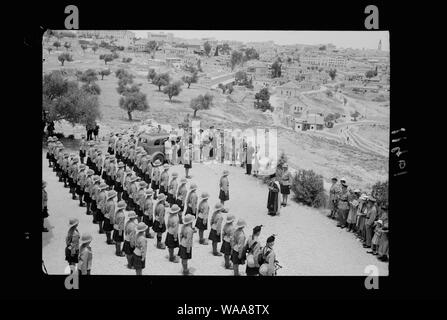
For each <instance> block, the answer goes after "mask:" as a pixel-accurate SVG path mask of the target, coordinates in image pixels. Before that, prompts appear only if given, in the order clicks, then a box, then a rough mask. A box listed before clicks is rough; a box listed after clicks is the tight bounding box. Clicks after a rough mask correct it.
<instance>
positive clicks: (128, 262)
mask: <svg viewBox="0 0 447 320" xmlns="http://www.w3.org/2000/svg"><path fill="white" fill-rule="evenodd" d="M126 258H127V268H129V269H132V263H131V261H132V256H131V255H129V254H126Z"/></svg>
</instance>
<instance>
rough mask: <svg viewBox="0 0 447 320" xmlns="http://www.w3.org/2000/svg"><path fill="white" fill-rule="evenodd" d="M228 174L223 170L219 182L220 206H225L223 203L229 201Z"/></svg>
mask: <svg viewBox="0 0 447 320" xmlns="http://www.w3.org/2000/svg"><path fill="white" fill-rule="evenodd" d="M228 174H229V173H228V170H224V171H223V173H222V177H221V178H220V181H219V189H220V191H219V199H220V203H222V205H225V201H228V200H230V183H229V182H228Z"/></svg>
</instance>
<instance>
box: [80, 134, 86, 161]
mask: <svg viewBox="0 0 447 320" xmlns="http://www.w3.org/2000/svg"><path fill="white" fill-rule="evenodd" d="M86 153H87V141H85V135H84V134H82V135H81V142H80V143H79V159H81V163H82V164H84V158H85V156H86Z"/></svg>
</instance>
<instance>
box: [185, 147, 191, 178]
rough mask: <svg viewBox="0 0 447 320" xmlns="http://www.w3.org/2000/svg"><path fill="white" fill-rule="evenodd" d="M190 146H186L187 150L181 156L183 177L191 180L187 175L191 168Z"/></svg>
mask: <svg viewBox="0 0 447 320" xmlns="http://www.w3.org/2000/svg"><path fill="white" fill-rule="evenodd" d="M191 160H192V144H191V143H190V144H188V148H187V149H186V151H185V154H184V155H183V164H184V167H185V176H186V179H191V176H190V175H189V170H190V169H191V168H192V161H191Z"/></svg>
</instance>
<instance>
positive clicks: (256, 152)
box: [253, 146, 259, 177]
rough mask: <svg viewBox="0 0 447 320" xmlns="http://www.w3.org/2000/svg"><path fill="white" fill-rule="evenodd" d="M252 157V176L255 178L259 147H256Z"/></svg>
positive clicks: (257, 169)
mask: <svg viewBox="0 0 447 320" xmlns="http://www.w3.org/2000/svg"><path fill="white" fill-rule="evenodd" d="M253 157H254V161H253V175H254V176H255V177H257V176H258V174H259V146H256V148H255V153H254V155H253Z"/></svg>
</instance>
